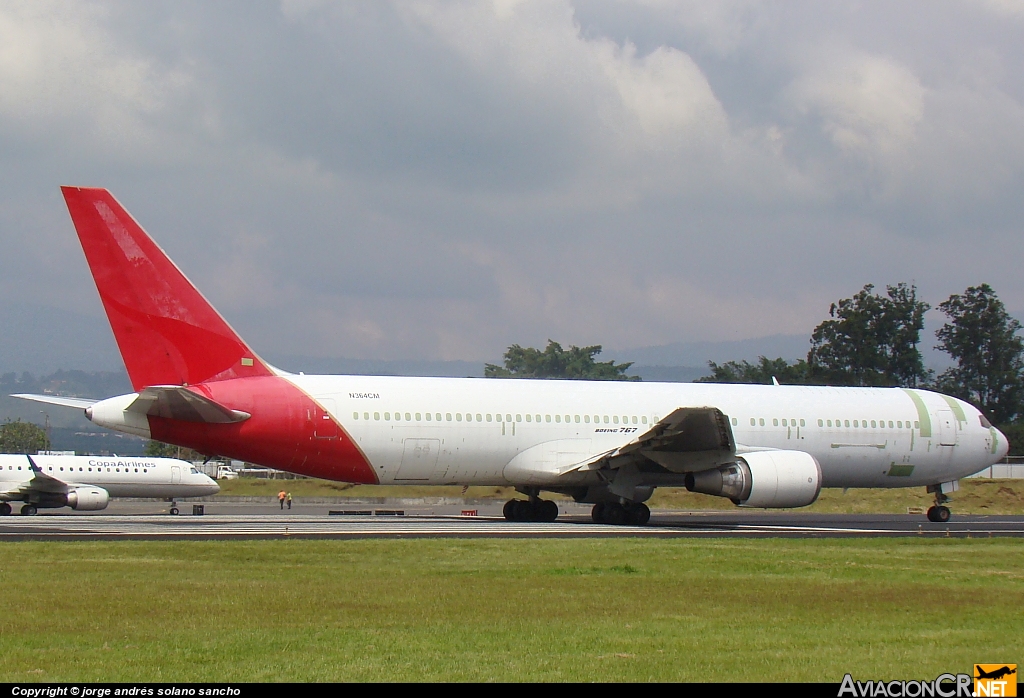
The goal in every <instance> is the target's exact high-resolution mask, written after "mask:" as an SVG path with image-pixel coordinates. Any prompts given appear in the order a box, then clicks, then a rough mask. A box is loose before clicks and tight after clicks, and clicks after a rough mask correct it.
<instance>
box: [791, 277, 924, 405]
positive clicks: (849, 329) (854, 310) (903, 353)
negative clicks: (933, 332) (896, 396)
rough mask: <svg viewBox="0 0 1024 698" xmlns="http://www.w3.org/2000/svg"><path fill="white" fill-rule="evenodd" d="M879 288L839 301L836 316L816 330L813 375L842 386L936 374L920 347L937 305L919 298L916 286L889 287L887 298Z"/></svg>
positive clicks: (832, 311)
mask: <svg viewBox="0 0 1024 698" xmlns="http://www.w3.org/2000/svg"><path fill="white" fill-rule="evenodd" d="M873 291H874V286H872V285H871V284H867V285H866V286H864V288H863V289H861V290H860V291H859V292H858V293H857V295H855V296H854V297H853V298H845V299H843V300H840V301H839V302H838V303H833V304H832V306H831V307H830V308H829V315H830V316H831V317H832V318H834V319H832V320H826V321H824V322H823V323H821V324H820V325H818V326H817V327H816V328H814V333H813V334H812V335H811V350H810V352H809V353H808V354H807V363H808V364H809V367H810V372H811V376H812V377H814V378H815V379H817V380H823V381H826V382H828V383H832V384H838V385H900V386H906V387H913V386H916V385H919V384H921V383H926V382H927V381H928V380H929V378H930V377H931V372H930V371H928V370H927V369H925V367H924V360H923V359H922V357H921V352H920V350H919V349H918V348H917V345H918V344H919V343H920V341H921V330H922V329H923V328H924V314H925V312H927V311H928V309H929V308H931V306H930V305H928V304H927V303H925V302H924V301H919V300H917V288H916V287H915V286H913V285H909V286H908V285H907V284H905V283H900V284H897V285H896V286H886V291H887V297H886V296H880V295H878V294H876V293H873Z"/></svg>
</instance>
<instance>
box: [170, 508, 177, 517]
mask: <svg viewBox="0 0 1024 698" xmlns="http://www.w3.org/2000/svg"><path fill="white" fill-rule="evenodd" d="M169 513H170V515H171V516H177V515H178V507H171V511H170V512H169Z"/></svg>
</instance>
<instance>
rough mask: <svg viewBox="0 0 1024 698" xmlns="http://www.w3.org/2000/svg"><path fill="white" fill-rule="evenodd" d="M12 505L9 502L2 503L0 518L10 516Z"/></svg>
mask: <svg viewBox="0 0 1024 698" xmlns="http://www.w3.org/2000/svg"><path fill="white" fill-rule="evenodd" d="M10 515H11V505H10V504H8V503H7V502H0V516H10Z"/></svg>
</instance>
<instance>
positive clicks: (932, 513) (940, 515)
mask: <svg viewBox="0 0 1024 698" xmlns="http://www.w3.org/2000/svg"><path fill="white" fill-rule="evenodd" d="M952 516H953V515H952V513H951V512H950V511H949V507H943V506H937V507H932V508H931V509H929V510H928V520H929V521H931V522H932V523H947V522H948V521H949V519H950V518H951V517H952Z"/></svg>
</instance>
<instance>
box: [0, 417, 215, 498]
mask: <svg viewBox="0 0 1024 698" xmlns="http://www.w3.org/2000/svg"><path fill="white" fill-rule="evenodd" d="M65 400H67V399H66V398H65ZM63 404H65V405H66V404H67V401H66V402H65V403H63ZM219 491H220V485H218V484H217V483H216V482H214V481H213V480H212V479H210V478H209V477H207V476H206V475H204V474H203V473H201V472H199V471H197V470H196V469H195V468H194V467H193V466H192V464H191V463H186V462H185V461H181V460H176V459H174V458H123V457H119V456H48V455H39V456H23V455H0V516H7V515H8V514H10V513H11V504H10V503H11V502H24V504H23V505H22V507H21V513H22V515H23V516H33V515H34V514H36V512H37V511H38V510H39V509H57V508H61V507H71V508H72V509H75V510H78V511H98V510H100V509H106V508H107V504H109V503H110V498H111V497H153V498H158V499H169V500H171V501H173V500H175V499H179V498H185V497H205V496H207V495H212V494H217V492H219ZM171 513H172V514H177V513H178V511H177V508H176V507H175V506H174V505H172V507H171Z"/></svg>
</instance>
